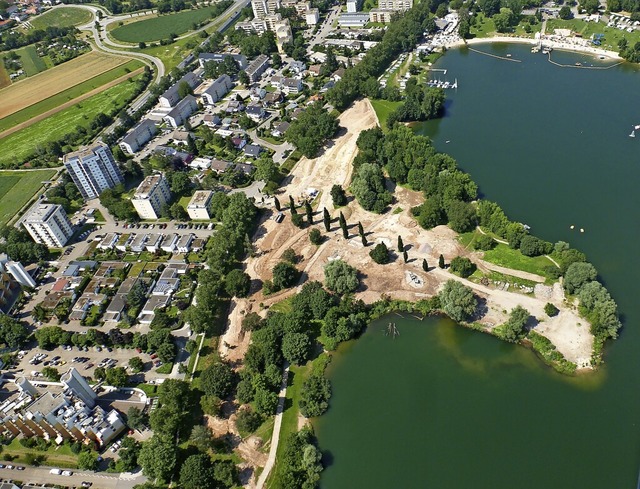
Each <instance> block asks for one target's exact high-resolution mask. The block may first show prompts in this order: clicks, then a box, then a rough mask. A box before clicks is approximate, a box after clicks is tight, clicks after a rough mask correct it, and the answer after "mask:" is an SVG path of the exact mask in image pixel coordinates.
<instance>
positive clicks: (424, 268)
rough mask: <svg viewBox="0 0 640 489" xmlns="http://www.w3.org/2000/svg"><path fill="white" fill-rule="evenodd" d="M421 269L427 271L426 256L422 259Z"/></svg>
mask: <svg viewBox="0 0 640 489" xmlns="http://www.w3.org/2000/svg"><path fill="white" fill-rule="evenodd" d="M422 269H423V270H424V271H425V272H428V271H429V264H428V263H427V259H426V258H423V259H422Z"/></svg>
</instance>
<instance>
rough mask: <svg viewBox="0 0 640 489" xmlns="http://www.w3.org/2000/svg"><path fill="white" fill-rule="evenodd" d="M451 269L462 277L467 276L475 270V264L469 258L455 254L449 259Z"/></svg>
mask: <svg viewBox="0 0 640 489" xmlns="http://www.w3.org/2000/svg"><path fill="white" fill-rule="evenodd" d="M450 267H451V271H452V272H453V273H455V274H456V275H459V276H461V277H462V278H467V277H468V276H469V275H471V274H472V273H473V272H475V271H476V268H477V267H476V265H475V264H474V263H473V262H472V261H471V260H469V258H466V257H462V256H456V257H455V258H454V259H453V260H451V265H450Z"/></svg>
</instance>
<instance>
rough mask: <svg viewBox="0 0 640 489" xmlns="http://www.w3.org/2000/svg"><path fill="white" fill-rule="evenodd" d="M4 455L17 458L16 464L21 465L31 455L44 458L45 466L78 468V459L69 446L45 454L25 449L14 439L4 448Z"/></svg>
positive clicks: (54, 448) (56, 448) (50, 450)
mask: <svg viewBox="0 0 640 489" xmlns="http://www.w3.org/2000/svg"><path fill="white" fill-rule="evenodd" d="M2 453H3V455H5V454H8V455H13V456H15V457H17V458H16V459H14V462H17V463H21V464H26V463H27V461H26V455H27V454H29V453H30V454H32V455H35V456H44V457H45V461H44V462H43V463H44V464H45V465H51V466H56V467H62V468H70V469H75V468H77V467H78V463H77V461H78V457H77V455H75V454H74V453H73V452H72V451H71V448H69V446H68V445H61V446H59V447H51V448H49V449H48V450H47V451H45V452H43V451H40V450H35V449H33V448H26V447H23V446H22V445H21V444H20V442H19V440H18V438H14V439H13V440H11V443H9V444H8V445H5V446H4V449H3V451H2ZM14 465H15V463H14Z"/></svg>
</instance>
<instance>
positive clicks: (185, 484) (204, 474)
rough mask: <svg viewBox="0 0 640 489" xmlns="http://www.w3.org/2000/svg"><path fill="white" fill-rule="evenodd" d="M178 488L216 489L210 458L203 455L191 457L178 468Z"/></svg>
mask: <svg viewBox="0 0 640 489" xmlns="http://www.w3.org/2000/svg"><path fill="white" fill-rule="evenodd" d="M180 487H182V488H184V489H216V488H217V487H218V485H217V484H216V483H215V480H214V479H213V466H212V464H211V458H209V456H208V455H205V454H204V453H201V454H198V455H191V456H190V457H187V459H186V460H185V461H184V463H183V464H182V467H181V468H180Z"/></svg>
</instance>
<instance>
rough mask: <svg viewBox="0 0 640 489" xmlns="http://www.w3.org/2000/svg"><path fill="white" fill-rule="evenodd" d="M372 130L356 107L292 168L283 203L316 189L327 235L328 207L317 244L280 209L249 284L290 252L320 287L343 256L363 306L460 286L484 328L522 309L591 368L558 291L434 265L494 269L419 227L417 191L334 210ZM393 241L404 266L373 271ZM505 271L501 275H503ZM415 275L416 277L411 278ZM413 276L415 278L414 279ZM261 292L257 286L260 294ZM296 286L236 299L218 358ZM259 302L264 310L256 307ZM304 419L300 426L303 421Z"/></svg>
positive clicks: (241, 343)
mask: <svg viewBox="0 0 640 489" xmlns="http://www.w3.org/2000/svg"><path fill="white" fill-rule="evenodd" d="M376 124H377V118H376V116H375V112H374V111H373V108H372V107H371V104H370V103H369V101H368V100H362V101H359V102H357V103H356V104H355V105H354V106H353V107H352V108H350V109H349V110H347V111H345V112H344V113H343V114H342V116H341V117H340V126H341V128H346V132H345V131H342V135H340V136H339V137H338V138H336V139H335V140H334V141H333V142H332V144H331V145H330V146H329V147H328V148H327V149H326V150H325V152H324V153H323V154H322V155H321V156H320V157H318V158H316V159H306V158H303V159H301V160H300V162H299V163H298V164H297V165H296V166H295V167H294V168H293V170H292V172H291V178H290V182H289V183H288V185H287V186H286V187H283V192H282V194H281V198H280V201H281V202H288V195H291V196H293V197H294V199H296V200H298V199H299V200H302V197H303V196H304V195H305V194H306V191H307V189H308V188H310V187H313V188H316V189H318V190H320V191H321V194H320V197H319V198H318V199H317V200H318V203H317V205H315V204H314V209H315V211H316V214H315V219H316V222H317V223H318V224H317V226H319V227H320V228H321V230H322V231H323V233H324V226H323V225H322V209H323V208H324V207H326V208H327V209H328V210H329V211H330V212H331V213H332V217H333V218H334V221H333V222H332V228H331V231H330V232H329V233H326V234H325V236H326V238H327V239H326V241H325V242H324V243H323V244H322V245H320V246H315V245H312V244H311V243H310V241H309V238H308V233H309V229H299V228H297V227H295V226H293V224H292V223H291V220H290V218H289V212H288V211H285V214H286V216H287V217H286V218H285V220H284V221H283V222H282V223H280V224H277V223H276V222H275V221H274V220H273V219H270V218H269V217H270V216H267V218H266V219H265V220H264V221H263V222H262V223H261V225H260V227H259V229H258V231H257V239H256V240H255V241H254V245H255V251H256V253H255V255H254V256H253V257H251V258H249V259H248V260H247V262H246V272H247V273H248V274H249V275H250V276H251V278H252V280H253V281H254V284H256V285H258V284H259V283H260V282H261V281H264V280H268V279H271V278H272V270H273V267H274V266H275V265H276V264H277V263H278V262H279V261H280V257H281V255H282V253H283V252H284V251H285V250H286V249H288V248H293V249H294V250H295V251H296V253H297V254H298V255H299V256H301V257H302V258H301V260H300V262H299V263H298V268H299V269H301V270H303V271H304V273H303V279H302V280H318V281H324V274H323V267H324V266H325V265H326V264H327V263H328V262H329V261H330V260H333V259H337V258H340V259H342V260H344V261H346V262H348V263H349V264H350V265H352V266H354V267H356V268H357V269H358V270H360V272H361V275H362V282H363V286H362V287H361V289H360V291H359V292H358V293H357V297H358V298H360V299H362V300H364V301H365V302H367V303H371V302H374V301H376V300H378V299H380V298H381V297H382V295H389V296H391V297H392V298H396V299H404V300H408V301H416V300H419V299H421V298H428V297H431V296H433V295H434V294H436V293H437V292H438V291H439V289H440V288H441V287H442V286H443V285H444V283H445V282H446V281H447V280H449V279H454V280H458V281H460V282H463V283H464V284H465V285H467V286H469V287H471V288H472V289H473V290H474V292H475V293H476V294H477V295H478V296H479V297H480V298H481V299H484V301H486V312H485V313H484V314H483V315H482V317H480V318H478V320H477V321H478V322H479V323H481V324H483V325H484V326H485V327H486V328H487V330H491V329H492V328H494V327H496V326H498V325H500V324H502V323H504V322H505V321H506V320H507V318H508V313H509V311H511V310H512V309H513V308H514V307H516V306H517V305H521V306H523V307H524V308H526V309H527V310H528V311H529V312H530V313H531V315H532V316H534V317H535V318H537V321H536V324H535V326H534V327H535V330H536V331H537V332H539V333H540V334H542V335H544V336H546V337H547V338H549V339H550V340H551V341H552V342H553V343H554V345H556V348H557V349H558V351H560V352H561V353H562V354H563V355H564V356H565V357H566V358H567V359H568V360H570V361H573V362H575V363H576V364H577V365H578V368H588V367H589V366H590V357H591V350H592V346H593V337H592V335H591V334H590V332H589V325H588V324H587V323H586V321H585V320H583V319H581V318H580V317H579V316H578V314H577V311H576V308H575V306H574V305H571V304H568V303H567V302H566V301H565V300H564V294H563V291H562V287H561V286H560V285H559V284H555V286H554V287H549V286H544V285H542V284H538V285H537V286H536V288H535V292H534V294H533V295H524V294H521V293H519V292H511V291H506V290H499V289H497V288H495V287H493V286H484V285H480V284H476V283H473V282H471V281H469V280H466V279H462V278H460V277H457V276H455V275H453V274H452V273H450V272H448V271H447V270H441V269H439V268H437V266H436V267H434V265H437V262H438V257H439V255H440V254H442V255H444V257H445V259H446V261H447V262H449V261H450V260H451V259H452V258H455V257H456V256H467V257H469V258H470V259H471V260H472V261H474V262H475V263H476V264H477V265H478V267H479V268H481V269H483V270H487V269H488V268H492V269H495V268H496V267H495V266H494V265H491V264H486V263H485V262H484V261H483V260H482V255H481V253H479V252H472V251H469V250H465V249H464V247H463V246H462V245H461V244H460V243H459V242H458V240H457V239H456V238H457V234H456V233H455V232H454V231H452V230H451V229H449V228H448V227H446V226H439V227H437V228H434V229H432V230H425V229H422V228H420V227H419V226H418V225H417V223H416V221H415V220H414V219H413V218H412V217H411V215H410V209H411V207H412V206H415V205H418V204H420V203H421V202H422V201H423V197H422V195H421V194H420V193H418V192H413V191H410V190H407V189H404V188H401V187H397V188H396V189H395V198H396V202H395V203H394V204H393V206H392V207H393V209H397V208H401V209H403V210H402V211H401V212H398V213H396V214H394V213H393V212H387V213H385V214H384V215H377V214H373V213H371V212H368V211H365V210H364V209H362V207H360V205H359V204H358V203H357V202H355V201H351V202H350V203H349V204H348V205H347V206H345V207H343V208H341V209H340V210H336V209H334V208H333V205H332V202H331V196H330V189H331V186H332V185H334V184H340V185H342V186H343V187H345V188H347V187H348V186H349V183H350V181H351V172H352V164H351V163H352V161H353V158H354V157H355V155H356V152H357V148H356V140H357V137H358V135H359V133H360V132H361V131H363V130H365V129H369V128H371V127H374V126H375V125H376ZM340 211H342V212H343V213H344V215H345V217H346V219H347V222H348V224H349V227H350V235H349V238H348V239H344V238H343V236H342V231H341V229H340V227H339V225H338V223H337V219H336V218H337V216H338V214H339V212H340ZM358 221H360V222H361V223H362V225H363V227H364V230H365V233H366V234H367V239H368V241H369V246H368V247H366V248H365V247H364V246H363V245H362V243H361V240H360V237H359V236H358V234H357V223H358ZM398 235H401V236H402V239H403V242H404V245H405V249H407V251H408V255H409V261H408V263H406V264H404V263H402V261H403V260H402V257H398V256H395V257H394V261H393V263H391V264H388V265H377V264H376V263H374V262H373V260H372V259H371V258H370V257H369V251H370V250H371V248H372V246H373V245H374V244H375V243H378V242H381V241H384V242H385V243H386V244H387V245H388V247H389V248H390V249H391V250H393V249H395V248H396V242H397V237H398ZM423 259H426V260H427V262H428V264H429V266H430V269H429V271H428V272H426V273H425V272H424V271H423V269H422V260H423ZM503 271H504V270H503ZM512 275H514V276H519V277H522V278H527V279H531V280H534V281H537V282H540V281H541V280H543V278H542V277H538V276H536V275H533V274H527V273H525V272H512ZM412 277H414V279H413V280H412ZM416 278H417V280H416ZM257 289H258V287H257V286H256V287H255V290H257ZM296 291H297V290H296V288H294V289H289V290H285V291H282V292H279V293H277V294H273V295H271V296H268V297H265V296H264V295H263V294H262V292H261V291H257V292H255V293H253V294H252V296H251V297H250V298H248V299H241V300H238V301H237V303H236V304H235V305H234V306H233V310H232V311H231V314H230V316H229V325H228V329H227V331H226V333H225V334H224V336H223V341H222V342H221V343H220V354H221V356H222V357H223V358H227V359H229V360H231V361H238V360H241V359H242V357H243V356H244V353H245V352H246V349H247V347H248V344H249V340H250V338H249V335H248V334H247V335H244V334H243V333H242V331H241V322H242V318H243V317H244V315H245V314H246V313H247V312H250V311H256V312H259V313H261V314H262V315H264V314H265V313H266V309H267V308H268V306H270V305H271V304H274V303H276V302H279V301H281V300H282V299H284V298H286V297H289V296H291V295H293V294H295V293H296ZM547 302H551V303H553V304H554V305H555V306H556V307H558V309H560V311H561V312H560V314H558V316H556V317H555V318H552V319H550V318H548V317H547V316H546V314H545V313H544V310H543V309H544V306H545V304H546V303H547ZM260 304H262V305H263V306H264V307H263V308H261V307H260ZM301 422H302V420H299V423H301Z"/></svg>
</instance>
